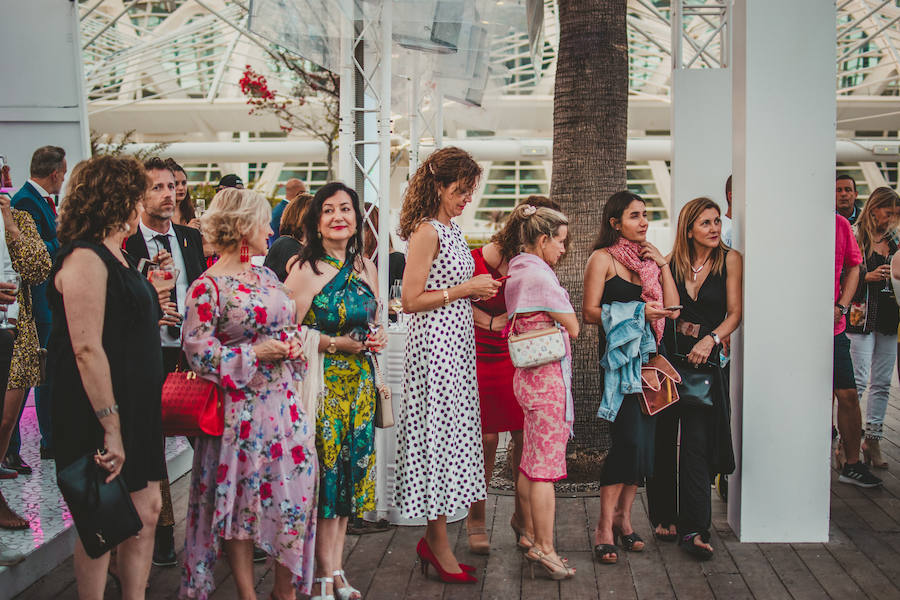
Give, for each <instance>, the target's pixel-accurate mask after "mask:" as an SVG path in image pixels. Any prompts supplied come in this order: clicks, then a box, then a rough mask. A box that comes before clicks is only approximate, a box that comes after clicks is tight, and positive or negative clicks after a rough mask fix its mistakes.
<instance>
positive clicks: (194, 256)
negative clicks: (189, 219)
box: [125, 223, 206, 285]
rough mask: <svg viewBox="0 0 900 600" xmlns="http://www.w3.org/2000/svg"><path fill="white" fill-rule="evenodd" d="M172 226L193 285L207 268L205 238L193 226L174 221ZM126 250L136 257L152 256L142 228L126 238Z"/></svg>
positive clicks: (189, 283)
mask: <svg viewBox="0 0 900 600" xmlns="http://www.w3.org/2000/svg"><path fill="white" fill-rule="evenodd" d="M172 228H173V229H175V237H176V238H177V239H178V247H179V248H180V249H181V256H182V258H183V259H184V272H185V275H186V276H187V280H188V285H191V284H192V283H194V280H195V279H197V278H198V277H200V275H202V274H203V271H205V270H206V257H204V256H203V238H202V237H201V236H200V232H199V231H197V230H196V229H194V228H193V227H188V226H186V225H175V224H174V223H173V224H172ZM125 251H126V252H127V253H128V254H130V255H131V256H133V257H134V258H136V259H141V258H146V259H150V258H151V257H150V253H149V251H148V250H147V244H146V243H145V242H144V235H143V234H142V233H141V231H140V229H138V232H137V233H135V234H134V235H132V236H130V237H129V238H128V239H127V240H125Z"/></svg>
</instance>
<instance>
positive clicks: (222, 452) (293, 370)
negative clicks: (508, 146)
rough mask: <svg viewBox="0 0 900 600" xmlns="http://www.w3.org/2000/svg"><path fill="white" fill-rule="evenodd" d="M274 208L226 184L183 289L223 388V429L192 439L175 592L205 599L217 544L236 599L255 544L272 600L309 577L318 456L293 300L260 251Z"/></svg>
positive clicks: (249, 581)
mask: <svg viewBox="0 0 900 600" xmlns="http://www.w3.org/2000/svg"><path fill="white" fill-rule="evenodd" d="M270 218H271V216H270V209H269V205H268V203H267V202H266V199H265V198H264V197H263V196H262V195H260V194H258V193H256V192H253V191H252V190H238V189H234V188H228V189H225V190H222V191H220V192H219V193H217V194H216V196H215V197H214V198H213V201H212V205H211V206H210V208H209V210H208V211H207V212H206V213H204V215H203V217H201V219H200V222H201V227H202V229H203V233H204V236H205V237H206V238H207V239H208V240H209V241H210V242H212V243H213V244H215V246H216V248H217V251H218V254H219V260H218V262H216V264H215V265H213V266H212V267H211V268H210V269H209V270H207V271H206V272H205V273H204V274H203V275H202V276H201V277H199V278H198V279H197V280H196V281H195V282H194V283H193V284H192V285H191V287H190V289H189V291H188V294H187V311H186V312H187V314H186V317H185V322H184V326H183V328H182V342H183V348H184V353H185V355H186V356H187V359H188V362H189V363H190V366H191V368H192V369H193V370H194V372H195V373H197V375H199V376H200V377H203V378H204V379H208V380H210V381H213V382H215V383H217V384H218V385H219V386H220V387H221V388H222V390H223V392H224V399H225V432H224V434H223V435H222V437H210V436H201V437H200V438H198V440H197V443H196V445H195V447H194V465H193V470H192V472H191V493H190V499H189V501H188V514H187V531H186V532H185V551H184V574H183V578H182V581H181V589H180V590H179V597H187V598H207V597H208V596H209V594H210V593H212V591H213V589H214V585H215V583H214V581H213V572H214V570H215V564H216V558H217V555H218V553H219V549H220V548H221V547H224V550H225V555H226V556H227V557H228V562H229V563H230V565H231V570H232V572H233V574H234V584H235V586H236V587H237V591H238V594H237V595H238V596H239V597H241V598H255V595H254V594H255V593H254V587H255V586H254V584H255V578H254V575H253V546H254V544H255V545H256V546H257V547H259V548H261V549H262V550H263V551H265V552H266V553H267V554H268V555H269V556H271V557H273V558H274V559H275V587H274V589H273V590H272V596H271V597H272V598H273V599H274V600H293V599H294V598H295V597H296V595H295V593H294V586H296V587H297V588H298V589H299V590H300V591H302V592H303V593H306V594H308V593H309V592H310V589H311V584H312V577H313V560H314V550H315V536H316V497H317V495H318V490H317V487H318V481H319V478H318V459H317V457H316V446H315V432H316V427H315V421H314V420H311V417H312V416H311V415H308V414H306V413H305V412H304V411H303V408H302V403H301V398H300V395H299V394H298V393H297V384H298V382H299V381H300V378H301V375H302V373H303V372H304V371H305V368H306V361H305V360H304V359H303V356H302V354H301V351H300V344H299V341H298V339H297V337H296V336H293V335H291V333H292V332H296V331H297V319H296V315H295V310H294V306H293V302H291V301H290V298H289V294H288V290H287V288H285V287H284V286H283V285H282V284H281V282H280V281H278V278H277V277H276V276H275V273H273V272H272V271H270V270H269V269H268V268H266V267H255V266H253V265H252V264H251V263H250V262H249V258H250V255H251V254H253V255H259V254H265V252H266V240H267V238H268V237H269V236H270V235H271V234H272V230H271V229H270V228H269V220H270Z"/></svg>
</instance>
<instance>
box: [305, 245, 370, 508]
mask: <svg viewBox="0 0 900 600" xmlns="http://www.w3.org/2000/svg"><path fill="white" fill-rule="evenodd" d="M323 261H324V262H327V263H328V264H330V265H331V266H333V267H334V268H336V269H338V274H337V275H335V276H334V279H332V280H331V281H330V282H328V284H326V285H325V287H324V288H322V291H321V292H319V293H318V294H316V296H315V297H314V298H313V301H312V306H311V307H310V309H309V312H308V313H307V315H306V317H305V318H304V319H303V324H304V325H308V326H310V327H313V328H314V329H316V330H318V331H320V332H321V333H322V334H323V335H327V336H334V337H337V336H341V335H346V334H351V333H355V334H358V335H361V336H363V337H364V336H366V335H367V334H368V333H369V328H368V311H369V309H370V308H372V307H373V306H374V305H375V303H376V300H375V295H374V293H373V292H372V290H371V288H369V286H368V284H366V283H365V282H364V281H363V280H362V279H361V278H360V277H359V274H358V273H356V272H354V271H353V269H352V267H351V265H344V264H342V263H341V262H340V261H338V260H336V259H334V258H331V257H330V256H326V257H325V258H324V259H323ZM358 339H359V338H358ZM324 371H325V398H324V400H323V401H322V409H321V410H320V411H319V413H318V415H317V417H316V451H317V452H318V454H319V517H320V518H323V519H332V518H335V517H348V516H351V515H358V516H360V517H362V514H363V513H364V512H367V511H371V510H375V422H374V416H375V379H374V377H373V375H372V367H371V363H369V359H368V357H367V356H366V355H365V354H346V353H343V352H336V353H334V354H329V353H326V354H325V364H324Z"/></svg>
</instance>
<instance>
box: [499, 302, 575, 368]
mask: <svg viewBox="0 0 900 600" xmlns="http://www.w3.org/2000/svg"><path fill="white" fill-rule="evenodd" d="M517 316H518V315H513V320H512V323H511V324H510V326H509V330H510V331H512V330H513V328H514V326H515V324H516V317H517ZM506 342H507V344H508V345H509V357H510V359H512V364H513V366H514V367H518V368H520V369H527V368H529V367H539V366H541V365H546V364H548V363H552V362H558V361H560V360H562V359H563V357H565V355H566V340H565V339H563V332H562V330H561V329H560V328H559V327H557V326H555V325H553V326H550V327H545V328H543V329H534V330H532V331H526V332H525V333H520V334H517V335H510V336H509V337H508V338H507V340H506Z"/></svg>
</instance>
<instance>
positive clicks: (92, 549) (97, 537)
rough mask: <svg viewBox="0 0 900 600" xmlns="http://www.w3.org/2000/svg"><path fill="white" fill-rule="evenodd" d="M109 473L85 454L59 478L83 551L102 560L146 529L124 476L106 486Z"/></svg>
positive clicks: (57, 481) (58, 482)
mask: <svg viewBox="0 0 900 600" xmlns="http://www.w3.org/2000/svg"><path fill="white" fill-rule="evenodd" d="M107 477H109V471H107V470H106V469H103V468H102V467H100V465H98V464H97V463H95V462H94V453H90V454H85V455H84V456H82V457H81V458H79V459H78V460H76V461H75V462H73V463H72V464H70V465H69V466H67V467H66V468H65V469H63V470H61V471H60V472H59V473H57V475H56V483H57V485H59V491H60V492H62V496H63V498H64V499H65V500H66V504H68V505H69V511H70V512H71V513H72V520H73V521H75V529H76V531H78V537H79V538H81V544H82V545H83V546H84V550H85V552H86V553H87V555H88V556H90V557H91V558H100V557H101V556H103V555H104V554H105V553H107V552H109V551H110V550H111V549H112V548H115V547H116V546H118V545H119V544H120V543H122V542H123V541H125V540H127V539H128V538H130V537H132V536H135V535H137V534H138V532H139V531H140V530H141V528H142V527H143V523H142V522H141V518H140V516H138V513H137V510H136V509H135V508H134V503H133V502H132V501H131V496H130V495H128V489H127V488H126V487H125V481H124V480H123V479H122V475H121V473H120V474H119V476H118V477H116V478H115V479H113V480H112V481H111V482H110V483H106V478H107Z"/></svg>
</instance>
